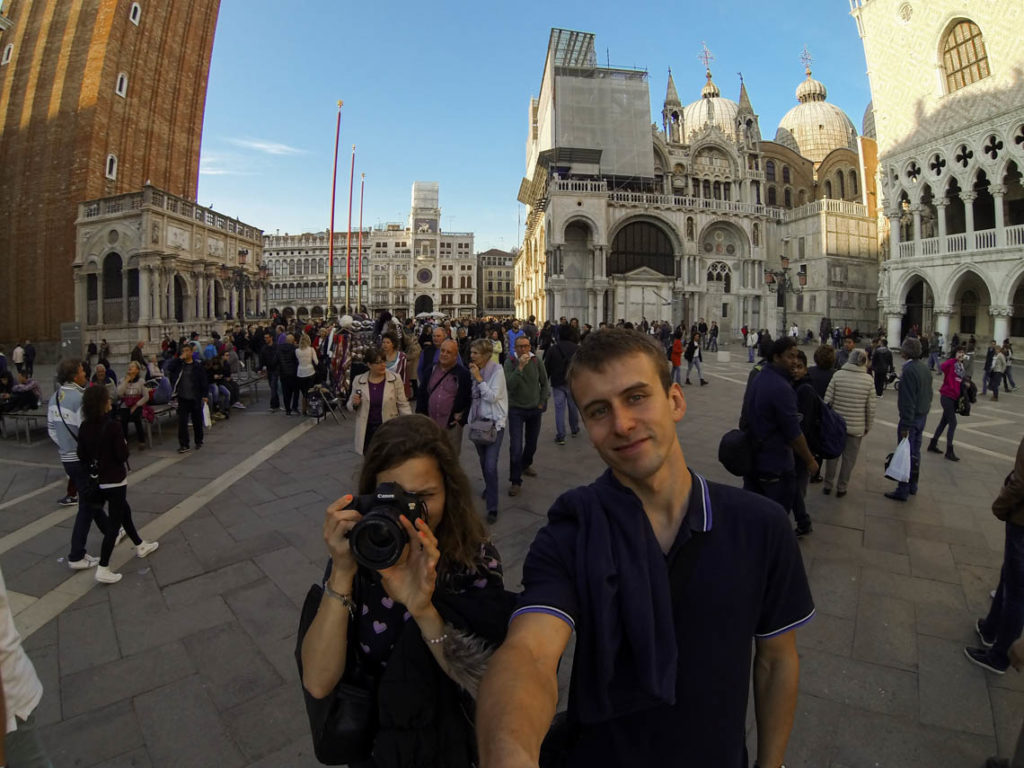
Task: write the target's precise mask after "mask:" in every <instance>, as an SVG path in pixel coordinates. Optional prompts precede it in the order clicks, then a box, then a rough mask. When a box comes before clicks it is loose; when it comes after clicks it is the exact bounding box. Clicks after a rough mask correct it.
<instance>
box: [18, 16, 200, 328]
mask: <svg viewBox="0 0 1024 768" xmlns="http://www.w3.org/2000/svg"><path fill="white" fill-rule="evenodd" d="M219 6H220V3H219V0H187V1H186V0H161V2H153V0H142V1H140V2H125V1H124V0H63V1H62V2H47V3H42V2H32V1H31V0H11V1H10V2H8V3H6V4H5V14H6V15H5V23H4V24H3V25H0V26H3V27H7V28H6V29H3V30H2V31H0V221H3V223H4V225H3V227H0V329H3V335H4V336H6V337H8V338H13V337H17V338H25V337H26V336H31V337H32V338H33V339H41V340H44V341H45V340H56V339H57V338H58V337H59V329H60V323H61V322H66V321H70V320H71V319H72V317H73V316H74V313H75V293H74V287H73V282H72V269H71V264H72V261H73V259H74V258H75V254H76V250H77V249H76V246H75V217H76V211H77V206H78V204H79V203H81V202H83V201H86V200H96V199H100V198H107V197H111V196H117V195H122V194H128V193H133V192H138V191H139V190H140V189H142V187H143V185H145V184H152V185H153V186H154V187H156V188H157V189H161V190H165V191H166V192H168V193H169V194H171V195H175V196H178V197H181V198H184V199H187V200H194V199H195V196H196V185H197V179H198V171H199V146H200V139H201V137H202V126H203V112H204V108H205V103H206V85H207V77H208V73H209V67H210V55H211V52H212V48H213V36H214V30H215V28H216V24H217V14H218V11H219Z"/></svg>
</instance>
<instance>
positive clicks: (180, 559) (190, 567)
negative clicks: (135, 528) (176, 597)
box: [148, 539, 205, 587]
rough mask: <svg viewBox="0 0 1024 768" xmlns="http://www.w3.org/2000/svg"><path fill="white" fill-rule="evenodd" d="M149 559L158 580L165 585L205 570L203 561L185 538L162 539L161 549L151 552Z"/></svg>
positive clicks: (197, 574)
mask: <svg viewBox="0 0 1024 768" xmlns="http://www.w3.org/2000/svg"><path fill="white" fill-rule="evenodd" d="M148 559H149V560H150V565H151V566H152V568H153V573H154V574H155V575H156V579H157V582H159V584H160V585H161V586H164V587H166V586H168V585H170V584H175V583H177V582H179V581H184V580H185V579H191V578H193V577H195V576H199V575H200V574H202V573H203V572H204V570H205V569H204V568H203V565H202V563H200V562H199V558H197V557H196V556H195V554H194V553H193V552H192V548H191V547H190V546H189V545H188V542H186V541H185V540H184V539H179V540H177V541H164V540H163V539H161V540H160V549H158V550H157V551H156V552H154V553H153V554H151V555H150V556H149V558H148Z"/></svg>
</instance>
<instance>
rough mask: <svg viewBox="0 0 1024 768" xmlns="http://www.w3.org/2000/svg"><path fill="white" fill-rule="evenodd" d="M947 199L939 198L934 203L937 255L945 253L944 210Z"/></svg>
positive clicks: (946, 205) (947, 204)
mask: <svg viewBox="0 0 1024 768" xmlns="http://www.w3.org/2000/svg"><path fill="white" fill-rule="evenodd" d="M947 207H949V199H948V198H945V197H940V198H939V199H937V200H936V201H935V218H937V219H938V220H939V253H945V252H946V208H947Z"/></svg>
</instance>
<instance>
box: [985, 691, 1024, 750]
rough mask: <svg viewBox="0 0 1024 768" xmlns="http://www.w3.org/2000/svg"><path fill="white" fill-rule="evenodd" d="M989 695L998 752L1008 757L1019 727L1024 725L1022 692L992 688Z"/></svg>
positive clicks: (1014, 744)
mask: <svg viewBox="0 0 1024 768" xmlns="http://www.w3.org/2000/svg"><path fill="white" fill-rule="evenodd" d="M989 697H990V698H991V701H992V714H993V715H994V721H995V727H996V743H997V744H998V745H999V754H1000V755H1002V756H1004V757H1008V756H1010V755H1012V754H1013V751H1014V749H1015V748H1016V746H1017V738H1018V736H1019V735H1020V732H1021V728H1022V727H1024V693H1021V692H1019V691H1008V690H1006V689H1005V688H992V689H990V690H989Z"/></svg>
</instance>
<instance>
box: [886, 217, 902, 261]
mask: <svg viewBox="0 0 1024 768" xmlns="http://www.w3.org/2000/svg"><path fill="white" fill-rule="evenodd" d="M900 213H901V212H900V209H899V208H897V209H896V210H895V211H889V212H888V213H887V214H886V217H888V219H889V258H890V259H893V260H896V259H898V258H899V257H900Z"/></svg>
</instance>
